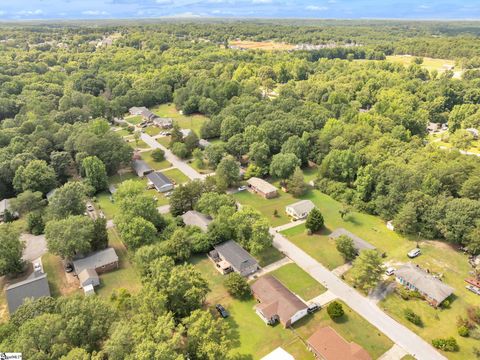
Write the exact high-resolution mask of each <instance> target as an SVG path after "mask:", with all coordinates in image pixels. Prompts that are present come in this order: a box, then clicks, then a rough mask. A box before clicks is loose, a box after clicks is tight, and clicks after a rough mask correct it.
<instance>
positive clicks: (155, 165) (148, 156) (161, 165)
mask: <svg viewBox="0 0 480 360" xmlns="http://www.w3.org/2000/svg"><path fill="white" fill-rule="evenodd" d="M140 155H141V157H142V159H143V160H144V161H145V162H146V163H147V164H148V166H150V167H151V168H152V169H154V170H162V169H167V168H169V167H171V166H172V164H170V163H169V162H168V161H167V160H163V161H160V162H157V161H155V160H153V158H152V151H145V152H142V153H141V154H140Z"/></svg>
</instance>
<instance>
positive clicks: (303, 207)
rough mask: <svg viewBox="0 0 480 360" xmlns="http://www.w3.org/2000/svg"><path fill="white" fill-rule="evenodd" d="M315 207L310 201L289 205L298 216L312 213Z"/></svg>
mask: <svg viewBox="0 0 480 360" xmlns="http://www.w3.org/2000/svg"><path fill="white" fill-rule="evenodd" d="M314 207H315V204H314V203H313V202H311V201H310V200H301V201H298V202H296V203H294V204H291V205H287V208H291V209H293V211H294V212H295V213H296V214H298V215H301V214H303V213H305V212H310V211H311V210H312V209H313V208H314Z"/></svg>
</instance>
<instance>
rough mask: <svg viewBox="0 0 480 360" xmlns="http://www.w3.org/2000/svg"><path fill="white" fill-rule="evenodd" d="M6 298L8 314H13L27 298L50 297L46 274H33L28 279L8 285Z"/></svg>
mask: <svg viewBox="0 0 480 360" xmlns="http://www.w3.org/2000/svg"><path fill="white" fill-rule="evenodd" d="M6 296H7V302H8V310H9V311H10V314H13V313H14V312H15V310H17V308H18V307H19V306H20V305H22V304H23V302H24V301H25V300H26V299H28V298H33V299H38V298H40V297H42V296H50V288H49V287H48V280H47V274H43V273H40V274H39V273H33V274H32V275H30V277H29V278H28V279H26V280H23V281H20V282H18V283H16V284H13V285H10V286H9V287H7V289H6Z"/></svg>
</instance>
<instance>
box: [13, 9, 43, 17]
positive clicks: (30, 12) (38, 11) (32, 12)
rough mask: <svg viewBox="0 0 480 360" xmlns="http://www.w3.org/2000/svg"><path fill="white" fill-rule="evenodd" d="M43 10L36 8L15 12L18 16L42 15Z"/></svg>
mask: <svg viewBox="0 0 480 360" xmlns="http://www.w3.org/2000/svg"><path fill="white" fill-rule="evenodd" d="M42 14H43V10H41V9H36V10H21V11H18V12H17V15H20V16H32V15H42Z"/></svg>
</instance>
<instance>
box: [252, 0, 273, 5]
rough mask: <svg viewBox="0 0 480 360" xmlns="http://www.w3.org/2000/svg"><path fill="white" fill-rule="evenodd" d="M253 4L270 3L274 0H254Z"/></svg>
mask: <svg viewBox="0 0 480 360" xmlns="http://www.w3.org/2000/svg"><path fill="white" fill-rule="evenodd" d="M252 3H253V4H270V3H272V0H252Z"/></svg>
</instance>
